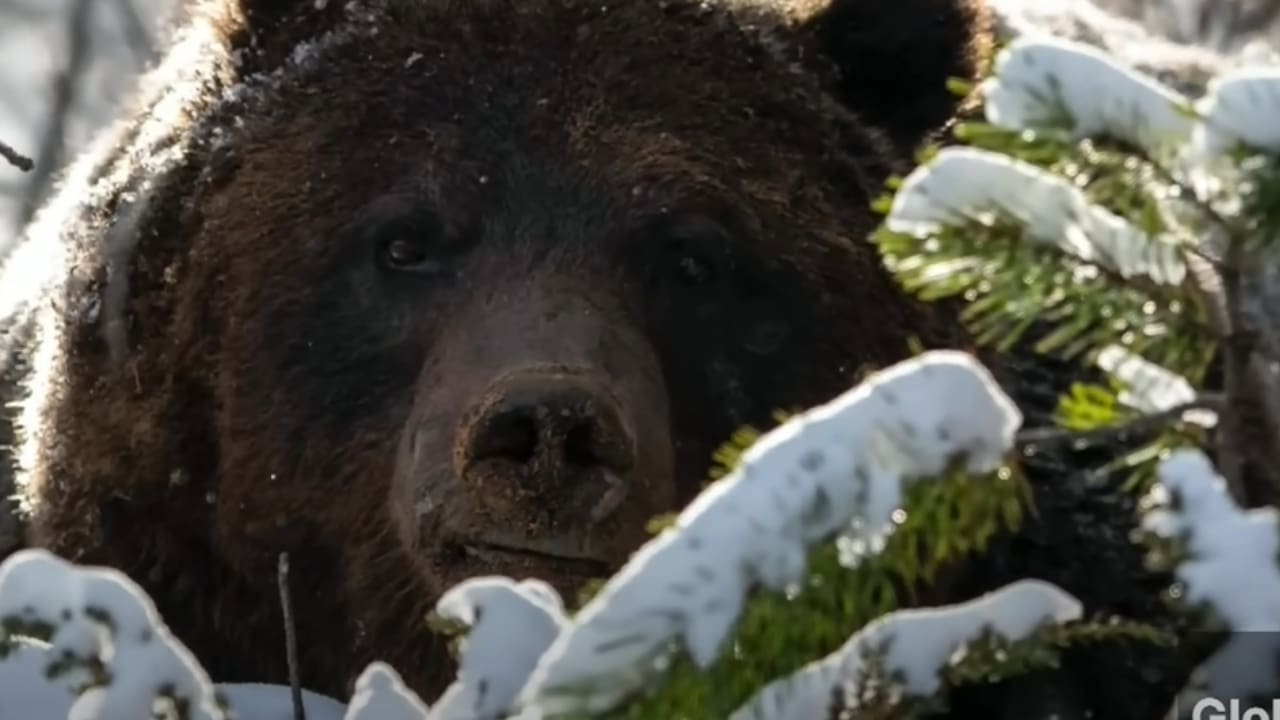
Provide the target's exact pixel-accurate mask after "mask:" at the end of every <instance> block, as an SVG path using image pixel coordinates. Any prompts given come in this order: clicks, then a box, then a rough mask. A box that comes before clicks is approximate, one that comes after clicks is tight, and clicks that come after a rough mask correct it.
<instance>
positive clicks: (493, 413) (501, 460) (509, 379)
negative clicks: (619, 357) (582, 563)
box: [456, 368, 636, 521]
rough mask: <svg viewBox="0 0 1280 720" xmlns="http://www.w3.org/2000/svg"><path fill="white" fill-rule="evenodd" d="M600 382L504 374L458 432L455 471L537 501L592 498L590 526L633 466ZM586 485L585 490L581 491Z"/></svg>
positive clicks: (628, 441) (624, 428)
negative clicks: (593, 493)
mask: <svg viewBox="0 0 1280 720" xmlns="http://www.w3.org/2000/svg"><path fill="white" fill-rule="evenodd" d="M607 387H608V385H607V383H606V381H605V379H604V378H593V377H591V375H589V374H588V373H587V372H584V371H580V372H574V371H571V370H567V369H562V368H541V369H538V368H534V369H528V370H521V371H517V372H514V373H508V374H506V375H505V376H504V377H502V378H501V379H499V380H498V381H496V382H495V383H494V384H493V385H492V386H491V387H490V388H489V389H488V391H487V392H486V393H485V394H484V396H483V397H482V398H481V399H480V400H479V402H478V403H477V409H476V410H475V411H473V412H470V413H467V414H466V415H465V419H464V420H463V421H462V423H461V426H460V428H459V434H460V437H459V442H458V447H459V448H460V451H459V453H458V456H457V458H456V461H457V468H456V470H457V472H458V474H459V476H460V477H461V478H462V479H463V480H464V482H465V481H468V480H469V479H471V478H473V477H475V476H477V475H484V476H486V478H487V479H488V481H490V482H494V483H498V484H506V485H507V486H508V487H510V488H513V489H516V490H518V491H519V492H520V493H521V494H522V495H525V496H526V497H528V498H530V499H534V500H538V501H544V500H545V501H553V502H554V501H556V500H561V501H563V500H564V499H567V496H571V495H575V494H578V493H581V492H582V491H583V490H588V491H589V486H591V485H595V486H597V488H598V494H599V496H600V498H599V500H598V501H597V504H595V505H594V506H593V507H592V509H591V511H590V514H591V517H590V520H591V521H599V520H602V519H604V517H607V516H608V515H610V514H612V512H613V511H614V510H616V509H617V508H618V506H619V505H620V502H619V501H620V500H621V497H619V495H621V494H622V493H625V485H626V483H627V481H628V479H629V478H628V477H627V474H628V473H629V472H630V471H631V470H632V469H633V467H634V466H635V464H636V439H635V432H634V429H633V428H632V423H630V422H628V421H627V419H626V418H625V417H624V415H623V411H622V409H621V407H620V404H619V402H618V400H617V398H616V397H614V396H613V394H612V393H610V392H609V391H608V390H607ZM584 486H587V487H584Z"/></svg>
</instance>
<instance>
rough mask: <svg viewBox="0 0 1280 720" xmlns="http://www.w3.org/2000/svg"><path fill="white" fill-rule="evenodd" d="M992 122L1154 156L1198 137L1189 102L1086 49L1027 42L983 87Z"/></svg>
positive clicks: (1003, 59)
mask: <svg viewBox="0 0 1280 720" xmlns="http://www.w3.org/2000/svg"><path fill="white" fill-rule="evenodd" d="M983 91H984V94H985V98H986V117H987V120H988V121H989V122H991V123H992V124H993V125H997V126H1000V127H1004V128H1010V129H1019V130H1022V129H1028V128H1045V127H1054V126H1061V125H1062V124H1063V122H1064V121H1065V122H1066V123H1067V124H1068V125H1069V126H1070V127H1071V129H1072V130H1073V132H1074V133H1075V135H1076V137H1077V138H1083V137H1091V136H1099V135H1106V136H1109V137H1113V138H1116V139H1120V140H1126V141H1129V142H1132V143H1134V144H1136V145H1138V146H1139V147H1142V148H1145V149H1146V150H1147V151H1148V152H1150V153H1152V154H1159V153H1160V152H1162V150H1163V149H1164V148H1166V147H1168V146H1170V145H1171V144H1176V143H1178V142H1181V141H1184V140H1186V139H1187V138H1189V137H1190V136H1191V132H1192V125H1193V120H1192V118H1190V117H1189V116H1188V114H1187V113H1186V112H1185V108H1187V107H1189V106H1190V102H1191V101H1190V100H1189V99H1187V98H1186V97H1184V96H1183V95H1181V94H1180V93H1178V92H1175V91H1174V90H1172V89H1171V88H1168V87H1166V86H1165V85H1163V84H1161V83H1159V82H1157V81H1155V80H1154V79H1152V78H1150V77H1148V76H1146V75H1144V74H1142V73H1139V72H1137V71H1135V70H1133V69H1131V68H1128V67H1125V66H1124V65H1121V64H1120V63H1118V62H1117V61H1116V60H1115V59H1113V58H1112V57H1110V56H1108V55H1107V54H1106V53H1104V52H1102V51H1100V50H1096V49H1094V48H1092V47H1090V46H1088V45H1085V44H1084V43H1077V42H1071V41H1065V40H1054V39H1028V38H1020V39H1018V40H1015V41H1013V42H1012V43H1011V44H1010V45H1009V47H1008V48H1006V49H1005V50H1003V51H1001V53H1000V55H999V57H998V58H997V59H996V66H995V74H994V75H993V77H991V78H990V79H988V80H986V81H985V82H984V85H983Z"/></svg>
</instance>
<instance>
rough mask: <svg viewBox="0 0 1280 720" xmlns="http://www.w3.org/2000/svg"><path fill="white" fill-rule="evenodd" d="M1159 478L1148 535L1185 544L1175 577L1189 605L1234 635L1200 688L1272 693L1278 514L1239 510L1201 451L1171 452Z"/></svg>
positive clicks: (1279, 645) (1279, 581) (1279, 596)
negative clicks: (1212, 616) (1210, 612)
mask: <svg viewBox="0 0 1280 720" xmlns="http://www.w3.org/2000/svg"><path fill="white" fill-rule="evenodd" d="M1157 473H1158V482H1157V483H1156V484H1155V485H1154V486H1153V487H1152V489H1151V491H1150V492H1149V493H1148V494H1147V496H1146V497H1145V498H1144V499H1143V503H1142V507H1143V508H1144V513H1143V518H1142V529H1143V530H1145V531H1147V532H1149V533H1151V534H1153V535H1155V536H1157V537H1160V538H1164V539H1166V540H1169V541H1173V542H1176V543H1179V544H1181V545H1182V547H1183V550H1184V551H1185V553H1186V558H1185V559H1184V560H1182V562H1180V563H1179V564H1178V567H1177V570H1176V571H1175V574H1176V577H1177V579H1178V582H1179V589H1180V591H1181V593H1180V594H1181V598H1182V600H1183V602H1185V603H1187V604H1188V605H1190V606H1198V605H1208V606H1209V607H1210V608H1212V610H1213V611H1214V612H1215V613H1216V614H1217V616H1218V617H1220V618H1221V619H1222V620H1224V621H1225V622H1226V623H1227V625H1228V626H1229V627H1230V629H1231V630H1232V631H1233V634H1232V635H1231V636H1230V637H1229V638H1228V640H1227V641H1226V643H1225V644H1224V645H1222V646H1221V648H1219V649H1218V651H1217V652H1216V653H1215V654H1214V655H1213V656H1212V657H1211V658H1210V659H1209V660H1208V661H1207V662H1206V663H1205V664H1204V665H1203V666H1202V667H1201V670H1202V671H1203V679H1202V680H1201V682H1203V683H1204V684H1205V685H1207V686H1209V687H1211V688H1212V689H1213V692H1214V694H1216V695H1218V696H1219V697H1242V696H1248V695H1249V694H1251V693H1255V692H1266V693H1270V692H1272V691H1273V690H1274V686H1275V679H1276V676H1277V675H1276V674H1277V670H1278V669H1277V668H1276V666H1275V665H1274V663H1275V659H1276V658H1277V657H1280V642H1277V640H1278V637H1277V632H1278V631H1280V567H1277V558H1278V557H1280V511H1277V509H1276V508H1274V507H1261V508H1255V509H1251V510H1244V509H1242V508H1240V507H1239V506H1237V505H1236V503H1235V501H1234V500H1233V499H1232V498H1231V495H1230V494H1229V492H1228V490H1227V485H1226V481H1225V480H1223V479H1222V477H1220V476H1219V475H1218V473H1217V471H1215V470H1214V468H1213V465H1212V464H1211V463H1210V462H1209V458H1207V457H1206V456H1205V455H1204V454H1203V453H1202V452H1200V451H1199V450H1189V449H1183V450H1177V451H1175V452H1173V453H1172V454H1170V455H1169V457H1168V458H1166V459H1165V460H1164V461H1162V462H1161V463H1160V466H1159V469H1158V471H1157ZM1262 645H1267V646H1268V647H1262Z"/></svg>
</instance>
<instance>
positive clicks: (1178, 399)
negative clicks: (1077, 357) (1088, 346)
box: [1097, 345, 1217, 427]
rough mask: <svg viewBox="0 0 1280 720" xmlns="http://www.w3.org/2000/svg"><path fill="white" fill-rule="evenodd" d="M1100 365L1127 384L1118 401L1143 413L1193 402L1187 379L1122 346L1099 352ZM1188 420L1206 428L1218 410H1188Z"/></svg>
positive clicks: (1186, 416) (1193, 396)
mask: <svg viewBox="0 0 1280 720" xmlns="http://www.w3.org/2000/svg"><path fill="white" fill-rule="evenodd" d="M1097 363H1098V367H1100V368H1102V369H1103V370H1105V371H1107V372H1108V373H1110V374H1111V375H1113V376H1115V378H1116V379H1117V380H1119V381H1120V382H1122V383H1123V384H1124V386H1125V387H1124V390H1122V391H1121V392H1120V395H1119V398H1118V399H1119V400H1120V402H1121V403H1122V404H1124V405H1127V406H1129V407H1131V408H1133V409H1135V410H1139V411H1141V412H1144V413H1159V412H1164V411H1166V410H1171V409H1173V408H1175V407H1177V406H1179V405H1186V404H1187V403H1190V402H1193V401H1194V400H1195V399H1196V397H1197V393H1196V391H1195V388H1193V387H1191V383H1189V382H1187V379H1186V378H1184V377H1182V376H1181V375H1178V374H1177V373H1174V372H1171V371H1170V370H1167V369H1165V368H1163V367H1161V366H1159V365H1157V364H1155V363H1153V362H1150V361H1148V360H1146V359H1144V358H1142V357H1141V356H1139V355H1136V354H1134V353H1132V352H1130V351H1129V350H1126V349H1125V348H1123V347H1120V346H1119V345H1108V346H1107V347H1105V348H1103V349H1102V350H1101V352H1099V353H1098V358H1097ZM1184 419H1186V420H1187V421H1188V422H1194V423H1196V424H1198V425H1202V426H1204V427H1212V426H1214V425H1216V424H1217V413H1214V412H1212V411H1209V410H1189V411H1187V413H1186V414H1185V415H1184Z"/></svg>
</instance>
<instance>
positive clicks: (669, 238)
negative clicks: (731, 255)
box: [658, 215, 729, 291]
mask: <svg viewBox="0 0 1280 720" xmlns="http://www.w3.org/2000/svg"><path fill="white" fill-rule="evenodd" d="M662 225H663V226H662V227H661V228H659V230H658V235H659V238H660V240H659V242H660V244H661V245H660V246H661V252H660V257H661V260H660V262H659V267H658V273H659V277H660V282H661V283H662V284H665V285H668V286H671V287H675V288H681V289H684V290H687V291H693V290H699V291H708V290H710V289H712V288H714V287H716V286H717V285H718V284H720V283H722V282H724V281H726V280H727V278H726V277H725V273H726V272H728V270H729V267H728V265H729V262H728V232H727V231H726V230H725V228H724V227H723V226H722V225H720V224H719V223H717V222H716V221H715V220H713V219H711V218H709V217H706V216H702V215H693V216H688V217H681V218H676V219H673V220H670V221H668V222H664V223H662Z"/></svg>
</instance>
